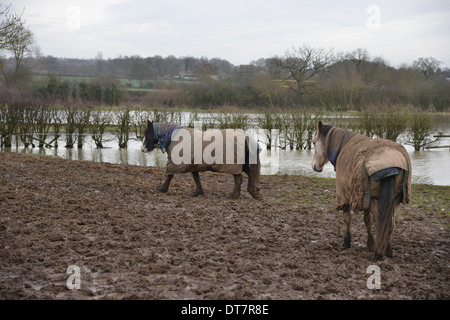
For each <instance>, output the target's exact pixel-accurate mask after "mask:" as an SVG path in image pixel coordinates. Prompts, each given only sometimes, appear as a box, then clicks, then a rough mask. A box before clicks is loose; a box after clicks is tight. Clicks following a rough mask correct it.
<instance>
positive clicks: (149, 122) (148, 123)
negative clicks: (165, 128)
mask: <svg viewBox="0 0 450 320" xmlns="http://www.w3.org/2000/svg"><path fill="white" fill-rule="evenodd" d="M152 124H153V122H151V121H150V120H148V119H147V128H149V127H150V126H151V125H152Z"/></svg>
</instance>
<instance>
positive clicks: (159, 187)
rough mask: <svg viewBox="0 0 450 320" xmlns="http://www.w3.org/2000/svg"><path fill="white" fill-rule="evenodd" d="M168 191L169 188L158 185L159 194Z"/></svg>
mask: <svg viewBox="0 0 450 320" xmlns="http://www.w3.org/2000/svg"><path fill="white" fill-rule="evenodd" d="M168 190H169V188H167V187H165V186H164V185H160V186H158V191H159V192H164V193H165V192H167V191H168Z"/></svg>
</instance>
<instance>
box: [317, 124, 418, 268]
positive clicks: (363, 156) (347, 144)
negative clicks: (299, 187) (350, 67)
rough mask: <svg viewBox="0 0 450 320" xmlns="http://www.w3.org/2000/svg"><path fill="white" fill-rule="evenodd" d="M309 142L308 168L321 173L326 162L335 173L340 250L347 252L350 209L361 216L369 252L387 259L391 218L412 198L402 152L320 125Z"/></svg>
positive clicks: (391, 144) (385, 143) (385, 142)
mask: <svg viewBox="0 0 450 320" xmlns="http://www.w3.org/2000/svg"><path fill="white" fill-rule="evenodd" d="M313 143H314V158H313V162H312V167H313V169H314V170H315V171H317V172H321V171H322V169H323V166H324V165H325V164H326V163H327V162H328V161H330V162H331V164H332V165H333V166H334V168H335V171H336V209H338V210H343V211H344V223H345V233H344V247H346V248H349V247H350V242H351V236H350V221H351V214H350V210H353V211H354V212H356V211H363V212H364V223H365V226H366V229H367V234H368V238H367V246H368V249H369V251H371V252H374V254H375V258H376V259H377V260H379V259H382V257H383V255H386V256H387V257H392V256H393V255H392V247H391V238H392V233H393V231H394V225H395V222H394V220H395V215H396V213H397V211H398V209H399V207H400V204H401V203H408V202H409V199H410V196H411V191H410V190H411V161H410V159H409V155H408V153H407V151H406V150H405V148H404V147H403V146H402V145H401V144H398V143H395V142H392V141H389V140H386V139H370V138H368V137H366V136H362V135H359V134H356V133H354V132H352V131H349V130H345V129H341V128H337V127H334V126H331V125H324V124H323V123H322V122H321V121H319V123H318V125H317V132H316V135H315V137H314V139H313ZM373 226H374V227H375V230H376V233H375V234H376V239H375V241H374V239H373V236H372V227H373Z"/></svg>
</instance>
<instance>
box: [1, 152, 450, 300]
mask: <svg viewBox="0 0 450 320" xmlns="http://www.w3.org/2000/svg"><path fill="white" fill-rule="evenodd" d="M163 179H164V170H163V169H161V168H153V167H139V166H129V165H114V164H107V163H94V162H85V161H70V160H63V159H59V158H53V157H43V156H30V155H21V154H15V153H0V299H245V300H252V299H283V300H294V299H295V300H300V299H449V298H450V279H449V278H450V254H449V247H450V246H449V245H450V237H449V234H450V233H449V226H450V210H449V203H450V187H436V186H428V185H413V191H412V198H413V200H412V202H411V203H410V204H409V205H408V206H405V207H403V208H402V209H401V210H400V213H399V216H398V217H397V219H396V230H395V232H394V236H393V250H394V258H392V259H390V258H386V259H384V260H383V261H377V262H375V261H373V258H372V254H371V253H369V252H368V251H367V249H366V245H365V243H366V232H365V227H364V223H363V219H362V216H361V215H354V216H353V220H352V237H353V238H352V240H353V242H352V247H351V248H350V249H343V247H342V242H343V237H342V232H343V222H342V214H341V213H340V212H335V211H333V206H334V201H335V190H334V183H335V181H334V179H321V178H309V177H304V176H286V175H283V176H263V177H262V181H261V185H260V187H261V194H262V196H263V200H261V201H257V200H254V199H253V198H252V197H251V196H250V195H249V194H248V193H247V192H246V182H247V178H246V177H245V178H244V183H243V187H242V194H241V198H240V199H239V200H233V199H230V198H228V195H229V194H230V193H231V191H232V189H233V185H234V182H233V177H232V176H231V175H224V174H217V173H211V172H209V173H202V174H201V179H202V183H203V187H204V190H205V195H203V196H200V197H197V198H192V197H191V196H190V194H191V193H192V192H194V189H195V185H194V182H193V179H192V176H191V175H190V174H185V175H176V176H175V177H174V179H173V180H172V186H171V189H170V190H169V192H168V193H165V194H163V193H160V192H157V191H156V185H157V184H159V183H161V182H162V181H163ZM373 265H375V266H377V267H379V270H380V274H379V276H380V277H379V280H380V281H379V283H380V289H369V288H368V280H369V282H370V283H372V284H374V283H375V282H371V281H372V279H374V277H371V276H373V275H374V274H375V273H373V272H371V271H369V273H367V271H368V268H369V267H370V266H373ZM69 266H72V268H73V266H75V267H78V268H79V276H80V277H79V280H80V281H79V284H80V289H76V288H75V289H69V287H70V285H74V284H75V283H76V282H75V281H72V280H73V279H74V277H73V276H74V275H76V274H75V273H74V274H73V273H67V271H68V268H69ZM71 270H72V269H70V268H69V272H72V271H71ZM369 270H372V269H370V268H369ZM68 280H69V281H68ZM68 282H69V285H68Z"/></svg>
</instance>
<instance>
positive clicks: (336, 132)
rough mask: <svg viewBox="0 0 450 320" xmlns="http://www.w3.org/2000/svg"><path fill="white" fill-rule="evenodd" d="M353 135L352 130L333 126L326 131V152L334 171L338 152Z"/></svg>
mask: <svg viewBox="0 0 450 320" xmlns="http://www.w3.org/2000/svg"><path fill="white" fill-rule="evenodd" d="M354 135H355V133H354V132H352V131H350V130H346V129H341V128H338V127H333V128H331V129H330V131H329V132H328V134H327V137H326V154H327V158H328V161H330V163H331V164H332V165H333V167H334V170H335V171H336V162H337V158H338V156H339V153H340V152H341V150H342V148H343V147H344V146H345V145H346V144H347V143H348V141H349V140H350V139H351V138H352V137H353V136H354Z"/></svg>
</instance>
